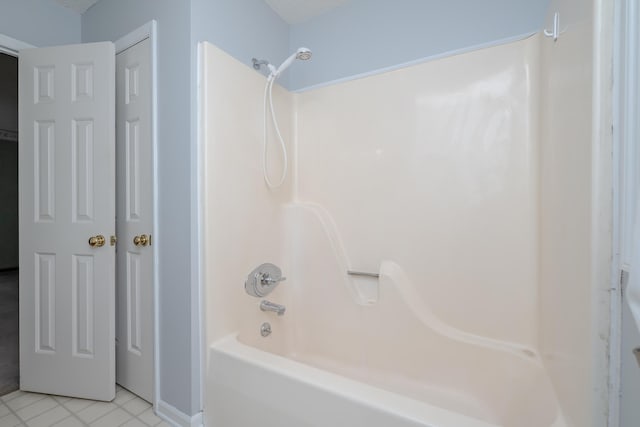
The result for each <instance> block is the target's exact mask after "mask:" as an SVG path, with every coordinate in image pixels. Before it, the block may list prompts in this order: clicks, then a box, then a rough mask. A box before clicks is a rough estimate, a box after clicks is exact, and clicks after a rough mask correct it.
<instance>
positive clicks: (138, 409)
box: [122, 398, 151, 415]
mask: <svg viewBox="0 0 640 427" xmlns="http://www.w3.org/2000/svg"><path fill="white" fill-rule="evenodd" d="M122 407H123V408H124V409H125V410H126V411H127V412H130V413H132V414H133V415H138V414H141V413H142V412H144V411H145V410H146V409H148V408H150V407H151V405H150V404H149V403H147V402H145V401H144V400H142V399H140V398H135V399H132V400H130V401H128V402H127V403H125V404H124V405H122Z"/></svg>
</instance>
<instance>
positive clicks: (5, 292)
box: [0, 54, 20, 395]
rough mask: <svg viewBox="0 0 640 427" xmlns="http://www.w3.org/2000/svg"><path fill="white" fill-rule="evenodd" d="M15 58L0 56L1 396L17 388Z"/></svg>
mask: <svg viewBox="0 0 640 427" xmlns="http://www.w3.org/2000/svg"><path fill="white" fill-rule="evenodd" d="M18 326H19V321H18V59H17V58H14V57H12V56H9V55H5V54H0V395H3V394H6V393H9V392H11V391H14V390H17V389H18V388H19V383H20V381H19V379H20V369H19V334H18Z"/></svg>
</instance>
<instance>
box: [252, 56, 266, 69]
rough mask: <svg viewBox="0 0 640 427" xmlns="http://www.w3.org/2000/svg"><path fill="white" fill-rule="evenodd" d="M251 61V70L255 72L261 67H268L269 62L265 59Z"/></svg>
mask: <svg viewBox="0 0 640 427" xmlns="http://www.w3.org/2000/svg"><path fill="white" fill-rule="evenodd" d="M251 61H252V62H253V68H254V69H256V70H259V69H260V66H261V65H269V61H267V60H266V59H257V58H251Z"/></svg>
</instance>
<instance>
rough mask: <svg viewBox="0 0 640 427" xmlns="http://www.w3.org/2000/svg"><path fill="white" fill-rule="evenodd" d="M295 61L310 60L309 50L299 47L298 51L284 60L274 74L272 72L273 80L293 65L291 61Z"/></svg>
mask: <svg viewBox="0 0 640 427" xmlns="http://www.w3.org/2000/svg"><path fill="white" fill-rule="evenodd" d="M296 59H299V60H301V61H306V60H308V59H311V50H310V49H307V48H306V47H301V48H300V49H298V50H297V51H295V52H294V53H293V54H292V55H291V56H290V57H288V58H287V59H285V61H284V62H283V63H282V64H281V65H280V66H279V67H278V69H277V70H276V71H275V73H274V72H272V73H271V74H272V76H273V78H274V79H275V78H277V77H278V76H279V75H280V74H282V72H283V71H284V70H286V69H287V68H289V66H290V65H291V64H292V63H293V61H295V60H296Z"/></svg>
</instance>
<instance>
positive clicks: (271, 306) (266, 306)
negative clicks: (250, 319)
mask: <svg viewBox="0 0 640 427" xmlns="http://www.w3.org/2000/svg"><path fill="white" fill-rule="evenodd" d="M260 310H262V311H273V312H274V313H278V316H282V315H283V314H284V311H285V310H286V308H285V306H284V305H280V304H276V303H274V302H271V301H267V300H266V299H265V300H262V302H261V303H260Z"/></svg>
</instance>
